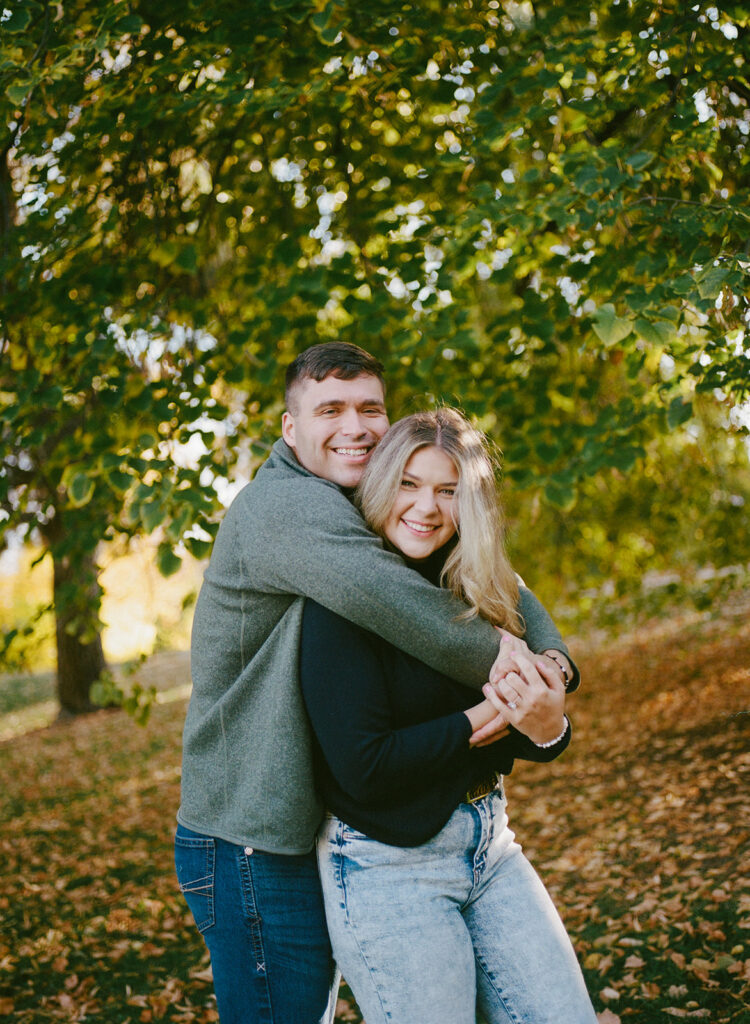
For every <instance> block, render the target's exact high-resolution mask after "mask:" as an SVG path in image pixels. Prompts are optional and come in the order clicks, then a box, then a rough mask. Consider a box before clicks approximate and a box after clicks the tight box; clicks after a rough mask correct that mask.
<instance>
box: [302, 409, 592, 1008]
mask: <svg viewBox="0 0 750 1024" xmlns="http://www.w3.org/2000/svg"><path fill="white" fill-rule="evenodd" d="M357 501H358V503H359V505H360V508H361V509H362V512H363V514H364V516H365V518H366V519H367V521H368V523H369V524H370V525H371V527H372V528H373V529H374V530H376V532H378V533H380V534H381V536H382V537H383V538H384V541H385V543H386V545H387V546H389V547H390V548H391V549H392V550H393V551H395V552H398V553H400V554H401V556H402V557H403V558H405V559H406V560H407V561H408V562H409V563H410V564H411V565H413V566H414V567H415V568H417V569H418V570H419V571H420V572H422V573H423V574H424V575H425V576H427V577H428V578H430V579H432V580H433V581H434V582H441V583H442V584H443V585H445V586H447V587H450V589H451V590H453V591H454V592H455V593H456V594H457V595H458V596H460V597H461V598H462V599H463V600H464V601H465V602H466V603H467V604H468V605H469V611H468V612H467V614H469V615H476V614H479V615H482V616H484V617H485V618H487V619H489V620H490V621H492V622H493V623H494V624H495V625H497V626H498V627H502V628H503V629H505V630H507V631H508V632H509V633H510V634H514V635H515V636H516V637H520V636H521V635H522V632H523V623H522V622H521V621H520V616H519V614H518V611H517V602H518V596H519V595H518V585H517V582H516V577H515V575H514V573H513V570H512V569H511V567H510V564H509V562H508V560H507V558H506V556H505V554H504V551H503V544H502V536H501V526H500V518H499V510H498V503H497V494H496V488H495V478H494V471H493V466H492V463H491V460H490V459H489V457H488V455H487V452H486V449H485V446H484V444H483V438H482V436H481V435H480V434H478V432H477V431H475V430H474V429H473V428H472V427H471V425H470V424H469V423H468V422H467V421H466V420H465V419H464V418H463V417H462V416H461V415H460V414H459V413H457V412H455V411H453V410H450V409H441V410H438V411H437V412H429V413H419V414H417V415H415V416H410V417H407V418H406V419H404V420H401V421H400V422H399V423H397V424H395V425H394V426H393V427H392V428H391V429H390V430H389V431H388V433H387V434H386V435H385V437H384V438H383V439H382V440H381V442H380V444H379V445H378V447H377V448H376V450H375V452H374V454H373V455H372V457H371V459H370V463H369V466H368V469H367V471H366V473H365V476H364V477H363V480H362V483H361V484H360V487H359V490H358V493H357ZM503 646H505V647H508V646H514V648H515V653H514V658H515V663H516V666H517V671H516V672H513V673H510V674H508V675H506V676H505V678H504V679H503V680H502V681H501V682H499V683H498V684H497V690H496V691H494V690H490V689H487V688H486V691H485V692H487V693H488V694H489V699H487V700H485V701H483V702H481V703H479V704H477V703H476V696H475V694H474V692H473V691H472V690H469V689H467V688H466V687H464V686H461V685H459V684H457V683H455V682H454V681H452V680H450V679H448V678H447V677H445V676H441V675H440V674H439V673H436V672H435V671H434V670H433V669H431V668H429V667H428V666H427V665H425V664H423V663H421V662H419V661H417V660H416V659H415V658H412V657H411V656H409V655H407V654H405V653H404V652H402V651H400V650H398V649H397V648H395V647H393V646H391V645H389V644H388V643H386V642H385V641H384V640H382V639H381V638H379V637H377V636H375V635H374V634H372V633H369V632H368V631H367V630H364V629H361V628H360V627H358V626H355V625H353V624H352V623H349V622H347V621H346V620H344V619H341V618H340V617H339V616H337V615H335V614H334V613H332V612H330V611H328V610H327V609H325V608H323V607H321V606H320V605H317V604H316V603H315V602H311V601H308V602H307V603H306V605H305V612H304V619H303V627H302V641H301V647H300V676H301V681H302V687H303V693H304V696H305V701H306V704H307V708H308V712H309V714H310V718H311V721H312V725H313V728H314V731H315V735H316V740H317V744H318V750H317V767H316V771H317V780H318V784H319V786H320V790H321V792H322V795H323V798H324V800H325V801H326V804H327V807H328V808H329V810H330V812H331V814H330V815H329V817H328V819H327V821H326V823H325V824H324V826H323V827H322V829H321V833H320V835H319V839H318V860H319V867H320V873H321V880H322V885H323V893H324V897H325V904H326V918H327V921H328V926H329V931H330V934H331V942H332V946H333V950H334V954H335V956H336V959H337V961H338V963H339V966H340V968H341V970H342V972H343V974H344V977H345V978H346V979H347V981H348V983H349V985H350V986H351V988H352V991H353V992H354V995H355V997H356V999H357V1002H358V1003H359V1006H360V1009H361V1010H362V1013H363V1015H364V1017H365V1019H366V1020H367V1024H378V1022H380V1021H389V1022H391V1024H420V1022H423V1024H474V1021H475V1011H476V1009H477V1007H478V1008H479V1010H480V1012H481V1014H482V1015H483V1016H484V1018H485V1019H486V1020H487V1021H488V1022H490V1024H499V1022H503V1024H508V1022H511V1021H512V1022H516V1024H517V1022H525V1024H553V1022H554V1024H559V1022H561V1021H564V1022H565V1024H595V1020H596V1018H595V1015H594V1012H593V1008H592V1006H591V1003H590V1001H589V998H588V995H587V993H586V988H585V985H584V982H583V978H582V976H581V972H580V969H579V967H578V964H577V961H576V958H575V954H574V952H573V948H572V946H571V943H570V940H569V939H568V936H567V934H566V933H565V929H564V927H563V925H562V923H561V921H560V919H559V917H558V915H557V913H556V911H555V908H554V906H553V904H552V902H551V900H550V898H549V896H548V895H547V893H546V890H545V889H544V887H543V886H542V884H541V882H540V881H539V879H538V878H537V876H536V874H535V873H534V871H533V868H532V867H531V865H530V864H529V863H528V862H527V861H526V859H525V858H524V856H523V854H522V852H521V849H520V847H519V846H518V845H517V844H516V843H515V842H514V836H513V833H512V832H511V831H510V829H509V828H508V822H507V817H506V815H505V800H504V797H503V794H502V789H501V787H500V782H499V778H498V777H499V775H501V774H507V773H508V772H510V770H511V769H512V767H513V760H514V758H516V757H522V758H526V759H529V760H535V761H548V760H551V759H552V758H554V757H556V756H557V755H558V754H559V753H561V752H562V750H564V749H565V747H566V746H567V744H568V742H569V740H570V725H569V722H568V720H567V718H566V717H565V716H564V713H563V709H564V700H565V689H564V685H563V681H562V680H561V678H560V677H559V674H558V673H557V672H556V671H555V670H554V668H553V667H552V666H551V665H550V664H549V663H547V662H544V661H543V660H540V659H537V658H535V657H534V656H533V655H532V654H531V652H529V651H528V648H525V647H524V645H522V644H521V643H520V641H515V642H513V643H512V644H505V645H503ZM497 708H502V709H503V713H504V714H505V716H506V718H507V719H508V721H509V722H510V723H511V726H512V728H511V730H510V734H509V735H508V736H507V737H505V738H503V739H501V740H499V741H498V742H496V743H494V744H491V745H488V746H485V747H482V748H480V749H477V748H473V749H472V748H471V747H470V744H469V739H470V736H471V734H472V732H473V731H475V730H476V729H477V728H478V727H479V726H480V725H482V724H484V723H485V722H487V721H488V720H489V719H490V718H491V717H492V716H494V715H495V714H497Z"/></svg>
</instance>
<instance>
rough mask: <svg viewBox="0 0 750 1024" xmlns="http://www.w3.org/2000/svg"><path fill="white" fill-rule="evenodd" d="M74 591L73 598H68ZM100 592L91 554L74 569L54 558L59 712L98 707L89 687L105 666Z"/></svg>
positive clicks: (63, 559)
mask: <svg viewBox="0 0 750 1024" xmlns="http://www.w3.org/2000/svg"><path fill="white" fill-rule="evenodd" d="M74 587H75V590H74V589H73V588H74ZM81 591H82V592H83V596H81ZM73 593H75V598H73V599H71V598H72V594H73ZM99 595H100V588H99V583H98V581H97V568H96V563H95V561H94V556H93V555H87V556H85V557H84V559H83V562H78V561H77V564H76V566H75V569H73V568H72V567H71V564H70V561H69V560H68V559H67V558H62V559H57V558H55V559H54V596H55V617H56V633H57V696H58V699H59V701H60V714H61V715H81V714H85V713H86V712H88V711H94V710H96V707H97V706H96V705H95V704H92V702H91V696H90V694H91V686H92V684H93V683H95V682H96V680H97V679H98V678H99V677H100V676H101V674H102V672H104V671H105V669H106V667H107V663H106V662H105V660H104V652H103V650H102V638H101V634H100V632H99V630H100V623H99V615H98V612H99V602H100V596H99ZM87 599H88V600H87Z"/></svg>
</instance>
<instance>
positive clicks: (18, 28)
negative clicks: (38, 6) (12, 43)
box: [0, 0, 31, 32]
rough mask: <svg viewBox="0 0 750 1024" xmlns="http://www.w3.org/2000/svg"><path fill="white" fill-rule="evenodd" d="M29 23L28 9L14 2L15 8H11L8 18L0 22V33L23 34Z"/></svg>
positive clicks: (29, 14)
mask: <svg viewBox="0 0 750 1024" xmlns="http://www.w3.org/2000/svg"><path fill="white" fill-rule="evenodd" d="M30 23H31V11H30V10H29V8H28V7H23V6H21V5H20V4H18V0H16V6H15V7H12V8H11V14H10V17H9V18H5V20H4V21H3V22H0V32H23V31H24V30H25V29H27V28H28V27H29V25H30Z"/></svg>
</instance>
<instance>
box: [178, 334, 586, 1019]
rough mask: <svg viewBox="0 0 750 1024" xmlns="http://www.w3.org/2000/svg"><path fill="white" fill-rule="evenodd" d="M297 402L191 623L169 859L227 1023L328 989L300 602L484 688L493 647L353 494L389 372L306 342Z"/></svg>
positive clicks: (280, 1014) (289, 1012)
mask: <svg viewBox="0 0 750 1024" xmlns="http://www.w3.org/2000/svg"><path fill="white" fill-rule="evenodd" d="M286 402H287V411H286V412H285V413H284V415H283V418H282V435H283V439H282V440H280V441H277V443H276V444H275V445H274V447H273V450H272V453H271V455H270V457H269V459H268V460H267V462H266V463H265V464H264V465H263V466H261V468H260V470H259V471H258V473H257V475H256V477H255V479H254V480H253V482H252V483H251V484H249V485H248V486H247V487H246V488H244V489H243V491H241V492H240V494H239V495H238V496H237V498H236V499H235V501H234V502H233V504H232V506H231V507H230V508H229V510H228V511H227V513H226V515H225V517H224V520H223V522H222V524H221V528H220V529H219V532H218V535H217V538H216V542H215V544H214V548H213V553H212V555H211V561H210V565H209V567H208V569H207V571H206V575H205V579H204V583H203V587H202V589H201V593H200V597H199V599H198V603H197V605H196V610H195V619H194V625H193V642H192V675H193V694H192V697H191V700H190V706H189V708H188V713H187V719H186V722H185V732H184V752H183V772H182V803H181V806H180V809H179V812H178V822H179V825H178V831H177V837H176V863H177V872H178V879H179V882H180V888H181V889H182V891H183V892H184V894H185V896H186V899H187V901H188V903H189V905H190V909H191V910H192V912H193V915H194V917H195V920H196V924H197V926H198V928H199V929H200V930H201V932H202V933H203V936H204V938H205V940H206V944H207V945H208V948H209V950H210V953H211V963H212V967H213V974H214V986H215V989H216V996H217V1001H218V1006H219V1014H220V1017H221V1021H222V1024H255V1022H260V1021H263V1022H270V1024H315V1022H316V1021H317V1020H319V1019H320V1018H321V1015H323V1014H324V1011H325V1008H326V1003H327V1000H328V993H329V988H330V985H331V979H332V964H331V958H330V948H329V945H328V937H327V933H326V930H325V919H324V915H323V909H322V899H321V895H320V890H319V883H318V876H317V868H316V864H315V856H314V852H313V843H314V837H315V833H316V830H317V828H318V826H319V824H320V821H321V818H322V813H323V808H322V807H321V806H320V803H319V801H318V799H317V797H316V794H315V790H314V786H313V774H312V750H311V737H310V732H309V727H308V723H307V717H306V714H305V710H304V705H303V701H302V696H301V693H300V689H299V685H298V677H297V656H298V646H299V634H300V623H301V613H302V607H303V599H304V598H305V597H310V598H314V599H315V600H316V601H318V602H319V603H320V604H323V605H325V606H327V607H328V608H330V609H332V610H333V611H335V612H338V613H339V614H341V615H343V616H345V617H346V618H348V619H350V620H352V621H353V622H356V623H358V624H359V625H361V626H365V627H367V628H368V629H371V630H373V631H374V632H376V633H379V634H380V635H381V636H383V637H384V638H385V639H386V640H389V641H390V642H392V643H394V644H396V646H398V647H401V648H402V649H404V650H406V651H408V652H410V653H411V654H414V655H416V656H417V657H418V658H420V659H421V660H423V661H425V662H427V663H428V664H430V665H432V667H433V668H436V669H438V670H440V671H441V672H444V673H446V674H447V675H450V676H453V677H454V678H456V679H458V680H460V681H461V682H464V683H467V684H470V685H473V686H475V687H476V688H479V687H481V685H482V684H483V683H484V682H486V680H487V677H488V673H489V669H490V666H491V665H492V663H493V661H494V659H495V657H496V655H497V650H498V637H497V633H496V632H495V631H494V630H493V629H492V627H491V626H490V625H489V624H488V623H486V622H483V621H481V620H473V621H470V622H466V621H463V622H459V621H457V615H458V614H460V612H461V611H462V610H463V608H464V606H463V605H462V604H461V603H460V602H458V601H456V599H455V598H453V597H452V596H451V595H450V594H449V593H448V592H447V591H445V590H440V589H439V588H437V587H434V586H432V585H431V584H429V583H427V581H426V580H424V579H423V578H422V577H421V576H420V575H419V574H418V573H416V572H414V571H412V570H411V569H409V568H408V567H407V566H406V565H405V564H404V562H403V561H402V560H401V559H400V558H399V557H398V556H396V555H395V554H392V553H390V552H387V551H386V550H385V549H384V548H383V546H382V543H381V541H380V540H379V539H378V538H377V537H375V536H374V535H373V534H372V533H371V532H370V531H369V530H368V529H367V527H366V526H365V524H364V522H363V520H362V518H361V517H360V515H359V513H358V512H357V510H356V509H355V508H354V506H353V505H352V503H351V502H350V500H349V497H348V496H347V493H346V491H347V489H351V488H353V487H355V486H356V484H357V483H358V481H359V479H360V477H361V475H362V472H363V470H364V467H365V466H366V464H367V461H368V459H369V457H370V453H371V452H372V450H373V448H374V447H375V445H376V444H377V443H378V441H379V440H380V438H381V437H382V436H383V434H384V433H385V431H386V430H387V428H388V418H387V415H386V410H385V401H384V386H383V377H382V366H381V364H380V363H379V362H378V361H377V360H375V359H374V358H373V357H372V356H370V355H369V354H368V353H366V352H364V351H363V350H362V349H359V348H357V347H355V346H353V345H348V344H343V343H337V342H333V343H329V344H323V345H316V346H313V347H312V348H310V349H307V350H306V351H305V352H304V353H302V355H300V356H298V357H297V359H296V360H295V361H294V362H293V363H292V364H291V366H290V367H289V370H288V372H287V392H286ZM521 601H522V605H521V608H522V613H523V615H524V618H525V621H526V623H527V640H528V642H529V645H530V646H531V647H532V649H533V650H535V651H547V650H549V651H552V653H553V656H554V657H555V659H556V660H557V661H558V665H561V666H562V671H563V672H564V673H569V672H570V665H569V663H568V662H567V660H566V659H565V654H566V648H565V646H564V644H563V643H562V641H561V640H560V637H559V634H558V633H557V630H556V629H555V628H554V626H553V624H552V622H551V620H550V619H549V617H548V616H547V614H546V612H545V611H544V609H542V608H541V606H540V605H539V603H538V602H537V601H536V599H535V598H534V597H533V595H531V594H530V592H529V591H527V590H525V589H523V590H522V597H521ZM341 727H342V729H345V728H346V723H345V722H342V723H341ZM333 1002H334V1003H335V995H334V997H333Z"/></svg>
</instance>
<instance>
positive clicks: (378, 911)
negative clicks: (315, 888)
mask: <svg viewBox="0 0 750 1024" xmlns="http://www.w3.org/2000/svg"><path fill="white" fill-rule="evenodd" d="M318 862H319V866H320V875H321V882H322V884H323V895H324V897H325V904H326V916H327V919H328V930H329V933H330V936H331V943H332V945H333V951H334V955H335V957H336V960H337V962H338V965H339V967H340V968H341V971H342V973H343V975H344V977H345V978H346V980H347V982H348V983H349V985H350V987H351V989H352V991H353V993H354V996H355V998H356V1000H357V1002H358V1003H359V1007H360V1009H361V1011H362V1015H363V1017H364V1018H365V1020H366V1021H367V1024H381V1022H390V1024H406V1022H407V1021H408V1022H409V1024H474V1022H475V1013H476V1012H477V1010H478V1011H479V1013H480V1014H481V1016H482V1017H483V1018H484V1019H485V1020H486V1021H487V1022H489V1024H596V1015H595V1013H594V1009H593V1007H592V1005H591V1001H590V999H589V996H588V993H587V991H586V985H585V983H584V980H583V976H582V974H581V970H580V967H579V966H578V961H577V960H576V956H575V952H574V950H573V947H572V944H571V942H570V939H569V938H568V935H567V933H566V931H565V928H564V926H563V924H562V921H561V920H560V918H559V916H558V914H557V911H556V910H555V907H554V905H553V903H552V900H551V899H550V897H549V895H548V893H547V891H546V889H545V888H544V886H543V885H542V883H541V881H540V880H539V878H538V877H537V875H536V873H535V871H534V869H533V868H532V867H531V865H530V864H529V862H528V861H527V860H526V858H525V857H524V855H523V853H522V852H521V848H520V846H519V845H518V844H517V843H516V842H515V841H514V836H513V833H512V832H511V830H510V829H509V828H508V819H507V817H506V814H505V803H504V799H503V797H502V794H500V793H499V792H495V793H493V794H491V795H489V796H486V797H484V798H483V799H482V800H479V801H477V802H476V803H474V804H468V803H464V804H460V806H459V807H458V809H457V810H456V811H455V812H454V813H453V815H452V817H451V818H450V820H449V822H448V823H447V824H446V826H445V827H444V828H443V829H442V830H441V831H440V832H439V833H438V834H437V835H436V836H435V837H434V838H433V839H431V840H429V841H428V842H426V843H424V844H422V845H421V846H417V847H411V848H404V847H398V846H388V845H386V844H385V843H379V842H377V841H376V840H374V839H370V838H368V837H367V836H365V835H363V834H362V833H361V832H357V831H356V830H354V829H352V828H350V827H349V826H348V825H345V824H344V823H343V822H342V821H340V820H339V819H338V818H335V817H330V818H329V819H328V820H327V822H326V823H325V824H324V825H323V827H322V829H321V832H320V835H319V837H318Z"/></svg>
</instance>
